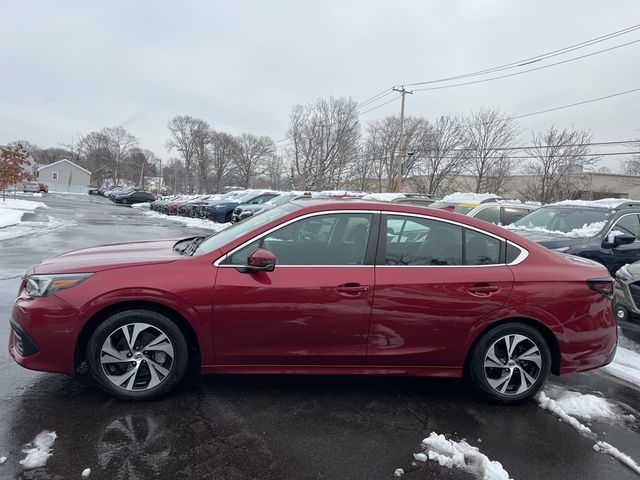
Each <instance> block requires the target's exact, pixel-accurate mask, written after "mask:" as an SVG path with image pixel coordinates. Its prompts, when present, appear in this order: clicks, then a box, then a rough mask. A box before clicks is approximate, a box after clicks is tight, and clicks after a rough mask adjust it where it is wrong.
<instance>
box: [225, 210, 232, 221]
mask: <svg viewBox="0 0 640 480" xmlns="http://www.w3.org/2000/svg"><path fill="white" fill-rule="evenodd" d="M232 216H233V212H229V213H227V215H226V216H225V217H224V223H230V222H231V217H232Z"/></svg>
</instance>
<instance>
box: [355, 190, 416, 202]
mask: <svg viewBox="0 0 640 480" xmlns="http://www.w3.org/2000/svg"><path fill="white" fill-rule="evenodd" d="M404 197H406V195H405V194H404V193H397V192H386V193H370V194H368V195H365V196H364V197H362V199H363V200H375V201H378V202H393V201H394V200H397V199H398V198H404Z"/></svg>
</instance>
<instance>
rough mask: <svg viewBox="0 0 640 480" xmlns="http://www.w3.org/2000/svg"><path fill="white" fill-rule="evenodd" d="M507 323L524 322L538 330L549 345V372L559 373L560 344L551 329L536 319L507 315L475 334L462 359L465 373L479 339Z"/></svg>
mask: <svg viewBox="0 0 640 480" xmlns="http://www.w3.org/2000/svg"><path fill="white" fill-rule="evenodd" d="M507 323H524V324H526V325H529V326H531V327H533V328H535V329H536V330H537V331H538V332H540V334H541V335H542V336H543V337H544V339H545V341H546V342H547V345H548V346H549V351H550V352H551V373H553V374H554V375H559V374H560V344H559V342H558V338H557V337H556V336H555V334H554V333H553V331H552V330H551V329H550V328H549V327H548V326H546V325H545V324H544V323H542V322H540V321H538V320H535V319H533V318H529V317H509V318H503V319H501V320H498V321H496V322H493V323H491V324H490V325H487V326H486V327H485V328H483V329H482V330H481V331H480V332H479V333H478V334H477V335H476V337H475V338H474V340H473V342H472V343H471V346H470V347H469V348H468V349H467V352H466V354H465V359H464V372H465V375H466V374H467V372H468V368H469V361H470V359H471V354H472V353H473V350H474V349H475V348H476V345H477V344H478V342H479V341H480V339H481V338H482V337H483V336H484V335H486V334H487V332H489V331H491V330H493V329H494V328H496V327H498V326H500V325H504V324H507Z"/></svg>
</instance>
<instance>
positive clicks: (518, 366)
mask: <svg viewBox="0 0 640 480" xmlns="http://www.w3.org/2000/svg"><path fill="white" fill-rule="evenodd" d="M519 336H522V337H525V339H522V338H521V337H519ZM508 340H511V341H512V342H513V343H512V345H513V356H512V357H511V356H509V352H508V351H507V349H508V345H507V341H508ZM534 346H535V347H537V353H534V355H529V356H528V358H531V360H525V359H517V357H518V356H520V355H521V354H522V353H524V352H525V351H528V350H530V349H531V348H533V347H534ZM490 349H491V351H490ZM489 356H491V357H493V358H496V359H497V360H498V361H499V362H500V364H499V365H500V366H498V364H497V363H496V362H495V361H493V360H492V358H489ZM538 362H539V363H540V365H539V366H538V364H537V363H538ZM485 363H486V364H487V365H490V366H487V367H486V368H485ZM494 364H496V367H493V365H494ZM550 370H551V352H550V350H549V346H548V345H547V341H546V340H545V338H544V336H543V335H542V334H541V333H540V332H539V331H538V330H537V329H535V328H534V327H532V326H531V325H527V324H526V323H519V322H512V323H504V324H501V325H498V326H497V327H494V328H491V329H490V330H488V331H487V332H485V333H484V334H483V335H482V337H481V338H480V339H479V340H478V342H477V343H476V345H475V346H474V348H473V350H472V351H471V353H470V356H469V362H468V364H467V375H468V378H469V380H470V381H471V384H472V386H473V387H474V388H475V389H476V391H478V392H479V393H480V394H481V395H482V396H483V397H485V398H487V399H489V400H492V401H495V402H500V403H503V404H514V403H521V402H523V401H525V400H528V399H530V398H531V397H533V396H534V395H535V394H536V393H537V391H538V390H540V388H541V387H542V386H543V385H544V384H545V383H546V381H547V378H548V377H549V371H550ZM485 371H486V372H485ZM525 374H526V375H528V377H526V375H525ZM507 379H508V380H507ZM523 379H524V380H523ZM529 379H534V381H533V382H529ZM490 381H492V382H493V386H492V385H491V384H490ZM505 383H506V385H505ZM523 383H524V387H523ZM522 388H526V389H525V390H523V391H521V392H520V393H518V392H519V391H520V390H521V389H522ZM503 389H504V392H503V391H502V390H503Z"/></svg>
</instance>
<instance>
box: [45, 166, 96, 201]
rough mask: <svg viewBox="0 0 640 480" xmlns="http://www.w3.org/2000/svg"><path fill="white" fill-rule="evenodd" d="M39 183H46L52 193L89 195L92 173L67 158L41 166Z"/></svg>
mask: <svg viewBox="0 0 640 480" xmlns="http://www.w3.org/2000/svg"><path fill="white" fill-rule="evenodd" d="M38 181H39V182H43V183H46V184H47V185H48V186H49V191H50V192H68V193H87V192H88V190H89V184H90V182H91V172H90V171H89V170H87V169H85V168H82V167H81V166H80V165H76V164H75V163H73V162H72V161H70V160H67V159H66V158H65V159H62V160H58V161H57V162H54V163H51V164H49V165H43V166H41V167H40V169H39V170H38Z"/></svg>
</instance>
